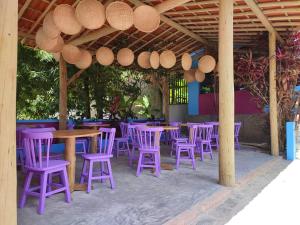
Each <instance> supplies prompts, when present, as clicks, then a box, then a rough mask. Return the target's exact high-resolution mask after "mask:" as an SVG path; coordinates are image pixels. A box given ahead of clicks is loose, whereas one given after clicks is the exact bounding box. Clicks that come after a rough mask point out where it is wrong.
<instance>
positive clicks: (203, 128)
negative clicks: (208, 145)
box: [197, 125, 213, 141]
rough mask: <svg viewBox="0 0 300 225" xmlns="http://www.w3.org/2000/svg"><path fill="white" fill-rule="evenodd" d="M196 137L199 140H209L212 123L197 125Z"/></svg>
mask: <svg viewBox="0 0 300 225" xmlns="http://www.w3.org/2000/svg"><path fill="white" fill-rule="evenodd" d="M197 127H198V138H199V139H200V140H201V141H210V140H211V135H212V132H213V125H198V126H197Z"/></svg>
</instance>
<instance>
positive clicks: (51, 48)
mask: <svg viewBox="0 0 300 225" xmlns="http://www.w3.org/2000/svg"><path fill="white" fill-rule="evenodd" d="M35 42H36V44H37V46H38V47H39V48H40V49H43V50H45V51H47V52H60V51H61V50H62V48H63V45H64V40H63V39H62V37H61V36H57V37H55V38H49V37H48V36H47V35H46V34H45V32H44V30H43V28H42V27H41V28H40V29H39V30H38V31H37V32H36V35H35Z"/></svg>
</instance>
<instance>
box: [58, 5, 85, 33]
mask: <svg viewBox="0 0 300 225" xmlns="http://www.w3.org/2000/svg"><path fill="white" fill-rule="evenodd" d="M53 20H54V23H55V24H56V26H57V27H58V29H60V30H61V31H62V32H63V33H65V34H69V35H74V34H78V33H79V32H80V31H81V28H82V26H81V24H80V23H79V22H78V20H77V19H76V16H75V9H74V8H73V7H72V6H70V5H67V4H61V5H58V6H57V7H56V8H55V9H54V12H53Z"/></svg>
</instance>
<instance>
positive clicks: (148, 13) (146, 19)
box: [133, 5, 160, 33]
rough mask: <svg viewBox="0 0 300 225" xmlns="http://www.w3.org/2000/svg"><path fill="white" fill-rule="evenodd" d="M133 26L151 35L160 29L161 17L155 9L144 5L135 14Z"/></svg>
mask: <svg viewBox="0 0 300 225" xmlns="http://www.w3.org/2000/svg"><path fill="white" fill-rule="evenodd" d="M133 24H134V26H135V28H136V29H138V30H139V31H142V32H145V33H151V32H153V31H155V30H156V29H157V28H158V27H159V24H160V15H159V13H158V12H157V10H156V9H155V8H153V7H151V6H148V5H142V6H139V7H137V8H136V9H135V10H134V12H133Z"/></svg>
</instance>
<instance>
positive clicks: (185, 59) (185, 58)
mask: <svg viewBox="0 0 300 225" xmlns="http://www.w3.org/2000/svg"><path fill="white" fill-rule="evenodd" d="M192 63H193V60H192V56H191V55H190V54H189V53H187V52H186V53H184V54H183V55H182V57H181V65H182V68H183V69H184V70H190V69H191V68H192Z"/></svg>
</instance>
